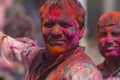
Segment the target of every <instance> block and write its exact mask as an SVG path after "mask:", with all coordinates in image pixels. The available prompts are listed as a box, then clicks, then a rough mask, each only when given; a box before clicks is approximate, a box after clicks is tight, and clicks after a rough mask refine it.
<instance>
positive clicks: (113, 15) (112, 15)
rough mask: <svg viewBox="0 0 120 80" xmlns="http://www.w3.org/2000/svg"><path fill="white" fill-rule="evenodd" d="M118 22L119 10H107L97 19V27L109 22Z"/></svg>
mask: <svg viewBox="0 0 120 80" xmlns="http://www.w3.org/2000/svg"><path fill="white" fill-rule="evenodd" d="M119 23H120V12H109V13H106V14H104V15H103V16H101V17H100V19H99V21H98V27H105V26H109V25H111V24H113V25H116V24H117V25H119Z"/></svg>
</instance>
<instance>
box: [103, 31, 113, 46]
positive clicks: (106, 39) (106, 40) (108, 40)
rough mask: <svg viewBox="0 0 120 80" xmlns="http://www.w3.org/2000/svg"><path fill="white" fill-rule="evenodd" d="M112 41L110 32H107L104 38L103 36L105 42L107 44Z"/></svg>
mask: <svg viewBox="0 0 120 80" xmlns="http://www.w3.org/2000/svg"><path fill="white" fill-rule="evenodd" d="M113 41H114V39H113V37H112V35H111V34H110V33H108V34H107V36H106V38H105V43H107V44H112V43H113Z"/></svg>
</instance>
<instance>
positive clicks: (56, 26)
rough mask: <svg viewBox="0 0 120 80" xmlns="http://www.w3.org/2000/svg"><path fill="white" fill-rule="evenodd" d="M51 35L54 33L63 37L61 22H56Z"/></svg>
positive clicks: (55, 35)
mask: <svg viewBox="0 0 120 80" xmlns="http://www.w3.org/2000/svg"><path fill="white" fill-rule="evenodd" d="M51 35H53V36H54V37H56V38H58V37H61V35H62V30H61V28H60V25H59V24H56V25H55V26H54V27H53V29H52V31H51Z"/></svg>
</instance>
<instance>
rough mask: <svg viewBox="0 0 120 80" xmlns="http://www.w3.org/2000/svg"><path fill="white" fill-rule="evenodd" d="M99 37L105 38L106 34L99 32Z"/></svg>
mask: <svg viewBox="0 0 120 80" xmlns="http://www.w3.org/2000/svg"><path fill="white" fill-rule="evenodd" d="M99 36H100V37H106V36H107V33H106V32H100V33H99Z"/></svg>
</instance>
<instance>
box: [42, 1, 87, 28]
mask: <svg viewBox="0 0 120 80" xmlns="http://www.w3.org/2000/svg"><path fill="white" fill-rule="evenodd" d="M54 8H57V9H60V10H61V12H63V13H64V12H68V13H69V14H74V17H75V19H76V20H77V22H78V24H79V26H80V29H81V28H82V27H84V25H85V14H86V13H85V10H84V8H83V6H82V5H81V3H80V2H79V1H78V0H47V1H46V2H45V4H43V6H42V7H41V8H40V19H41V23H42V21H43V19H44V18H45V17H46V16H47V14H48V13H49V12H50V11H51V10H52V9H54ZM69 11H71V12H72V13H70V12H69ZM69 14H68V15H69Z"/></svg>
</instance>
